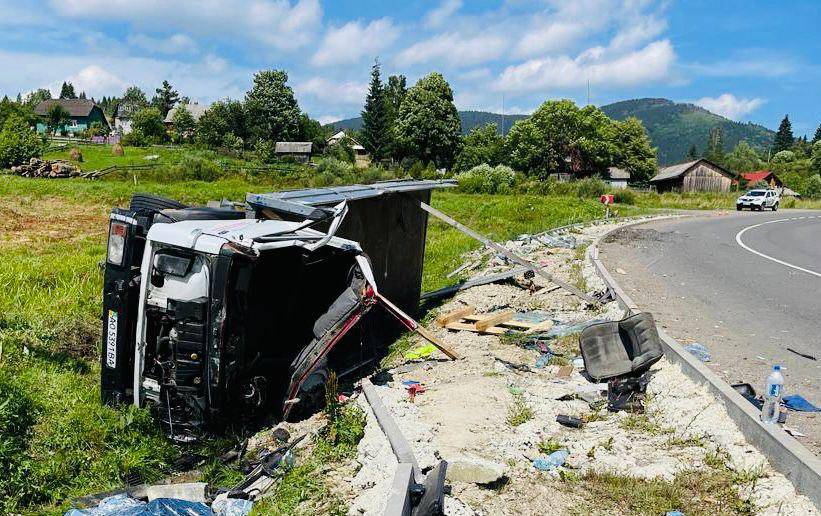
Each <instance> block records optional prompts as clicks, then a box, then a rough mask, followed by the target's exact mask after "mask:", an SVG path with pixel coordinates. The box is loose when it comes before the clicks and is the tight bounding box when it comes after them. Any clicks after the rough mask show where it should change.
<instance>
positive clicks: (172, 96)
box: [151, 81, 180, 118]
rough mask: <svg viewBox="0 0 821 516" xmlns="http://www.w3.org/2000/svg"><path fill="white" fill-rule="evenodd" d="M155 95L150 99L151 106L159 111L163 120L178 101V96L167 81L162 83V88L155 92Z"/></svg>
mask: <svg viewBox="0 0 821 516" xmlns="http://www.w3.org/2000/svg"><path fill="white" fill-rule="evenodd" d="M155 91H156V92H157V95H156V96H155V97H154V98H153V99H151V104H152V105H153V106H154V107H156V108H157V109H159V110H160V113H161V114H162V116H163V118H165V115H167V114H168V112H169V111H171V108H173V107H174V105H175V104H176V103H177V102H178V101H179V100H180V94H179V93H177V91H176V90H175V89H174V88H172V87H171V84H170V83H169V82H168V81H163V82H162V87H161V88H157V89H156V90H155Z"/></svg>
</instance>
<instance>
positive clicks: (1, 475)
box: [0, 154, 640, 513]
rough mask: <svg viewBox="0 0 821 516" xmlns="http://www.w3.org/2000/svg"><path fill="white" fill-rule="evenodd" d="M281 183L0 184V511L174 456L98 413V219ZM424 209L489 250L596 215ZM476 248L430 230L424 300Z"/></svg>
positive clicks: (518, 207)
mask: <svg viewBox="0 0 821 516" xmlns="http://www.w3.org/2000/svg"><path fill="white" fill-rule="evenodd" d="M87 159H93V156H90V155H88V154H87ZM284 184H285V183H284V180H283V179H282V178H276V177H258V178H251V179H249V180H245V179H240V178H230V179H224V180H220V181H215V182H203V181H185V182H176V183H173V182H169V183H166V182H153V181H145V182H143V181H140V182H139V183H138V185H136V186H135V185H134V184H133V182H131V181H87V180H82V179H70V180H32V179H25V178H20V177H14V176H9V175H0V264H2V265H0V345H2V352H0V432H1V433H2V435H1V436H0V445H2V448H0V500H2V501H1V502H0V512H6V513H7V512H19V511H30V510H35V511H38V512H61V511H62V510H63V509H65V506H66V501H67V500H69V499H70V498H72V497H74V496H78V495H84V494H88V493H92V492H99V491H103V490H107V489H112V488H115V487H118V486H121V485H122V484H123V482H124V479H125V477H126V476H127V475H129V474H140V475H141V476H142V477H143V478H144V479H145V480H148V481H151V480H156V479H158V478H160V477H161V476H162V475H163V472H164V471H165V470H166V468H167V466H168V465H169V464H170V463H171V462H172V461H173V460H174V459H175V458H176V457H177V456H178V454H179V450H178V449H177V448H175V447H174V446H172V444H171V443H170V442H169V441H167V440H166V439H165V438H164V437H163V436H162V435H161V432H160V430H159V428H158V427H157V425H156V424H155V423H154V421H153V420H152V419H151V418H150V417H149V416H148V414H147V413H146V412H145V411H141V410H136V409H133V408H128V409H121V410H114V409H111V408H108V407H103V406H101V405H100V403H99V364H98V360H99V346H100V343H99V339H100V337H99V324H100V323H99V317H100V313H101V298H100V292H101V291H102V273H101V270H100V268H99V267H98V264H99V263H100V262H101V261H102V260H103V259H104V253H105V246H104V244H105V234H106V227H107V226H106V223H107V220H106V219H107V212H108V210H109V209H110V207H112V206H116V205H120V206H123V205H126V204H127V202H128V199H129V197H130V196H131V194H132V193H134V192H138V191H148V192H152V193H156V194H159V195H165V196H168V197H172V198H176V199H179V200H181V201H183V202H187V203H192V204H198V203H204V202H206V201H208V200H210V199H221V198H227V199H231V200H243V199H244V197H245V194H246V192H248V191H265V190H272V189H275V188H280V187H283V185H284ZM433 204H434V206H436V207H437V208H439V209H442V210H443V211H445V212H447V213H449V214H451V215H452V216H454V217H455V218H456V219H458V220H460V221H463V222H464V223H466V224H468V225H469V226H471V227H474V228H475V229H477V230H479V231H481V232H484V233H486V234H489V235H490V236H492V237H493V238H496V239H498V240H504V239H507V238H512V237H515V236H516V235H518V234H520V233H533V232H537V231H542V230H544V229H547V228H550V227H553V226H557V225H563V224H568V223H572V222H579V221H584V220H589V219H591V218H594V217H596V216H598V215H599V214H600V213H601V207H600V206H598V204H597V203H596V202H594V201H592V200H590V201H587V200H580V199H578V198H550V197H540V196H515V195H510V196H489V195H467V194H459V193H453V192H437V193H435V194H434V197H433ZM632 211H633V212H636V213H637V212H639V211H640V210H638V209H633V210H632ZM477 246H478V243H476V242H475V241H473V240H471V239H469V238H468V237H465V236H464V235H462V234H461V233H459V232H458V231H456V230H454V229H452V228H449V227H447V226H445V225H444V224H441V223H439V222H432V223H431V226H430V229H429V233H428V247H427V252H426V262H425V272H424V284H425V289H432V288H437V287H439V286H443V285H444V284H446V283H447V282H448V281H447V280H446V279H445V278H444V276H445V274H446V273H447V272H448V271H450V270H451V269H453V268H455V267H456V266H458V265H459V264H460V263H461V258H460V255H461V254H462V253H464V252H465V251H468V250H470V249H475V248H476V247H477ZM401 348H402V346H401V345H400V346H396V349H397V351H399V350H401ZM11 399H13V400H15V401H14V403H12V402H11V401H6V400H11ZM520 408H521V410H518V415H517V416H516V418H515V419H516V420H517V421H518V420H520V419H521V418H525V420H526V419H528V418H530V417H532V412H530V411H529V408H528V407H527V406H526V405H523V406H522V407H520ZM529 412H530V414H529ZM528 414H529V415H528ZM318 448H319V450H320V452H321V450H322V447H321V446H319V447H318ZM349 451H350V450H349ZM320 452H317V453H320ZM324 457H325V458H327V457H328V454H326V455H325V456H324ZM311 471H313V470H310V468H308V467H307V466H306V467H303V468H302V469H300V468H299V467H298V468H296V469H295V470H294V471H293V472H292V473H289V475H291V476H290V477H288V478H289V479H290V480H289V481H288V482H286V483H284V484H285V486H286V487H285V488H283V489H285V490H284V491H283V494H282V496H281V498H283V499H292V500H293V499H298V498H300V496H302V495H299V496H297V494H299V493H305V492H306V489H307V488H305V486H306V485H309V484H310V482H315V481H316V479H315V478H314V477H315V476H316V475H312V474H311ZM204 475H205V477H206V478H207V479H208V480H210V481H213V482H215V483H217V484H223V485H230V484H231V483H232V482H233V481H234V480H236V478H237V472H236V471H233V470H231V468H227V469H226V468H222V467H220V466H218V465H215V464H212V463H210V462H209V463H208V464H207V465H206V468H205V471H204ZM300 485H302V487H299V486H300ZM287 486H292V487H287ZM288 489H292V491H288ZM284 493H296V494H288V495H286V494H284ZM278 500H279V499H278ZM272 503H274V504H284V505H282V507H283V509H282V512H283V513H287V512H288V510H289V509H288V507H291V506H292V505H293V504H291V505H289V503H291V502H288V503H285V502H280V501H276V502H272ZM276 510H279V509H276ZM272 511H273V512H275V510H273V509H272Z"/></svg>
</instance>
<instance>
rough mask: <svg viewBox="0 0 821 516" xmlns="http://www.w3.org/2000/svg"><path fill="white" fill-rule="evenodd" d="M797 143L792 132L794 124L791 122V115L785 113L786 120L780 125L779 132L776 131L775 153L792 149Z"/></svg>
mask: <svg viewBox="0 0 821 516" xmlns="http://www.w3.org/2000/svg"><path fill="white" fill-rule="evenodd" d="M794 143H795V137H793V134H792V124H791V123H790V117H789V115H784V120H782V121H781V125H779V126H778V132H777V133H775V140H773V154H777V153H779V152H781V151H784V150H790V147H792V146H793V144H794Z"/></svg>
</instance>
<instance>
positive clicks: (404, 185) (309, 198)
mask: <svg viewBox="0 0 821 516" xmlns="http://www.w3.org/2000/svg"><path fill="white" fill-rule="evenodd" d="M454 186H456V181H454V180H452V179H444V180H422V181H417V180H413V179H399V180H395V181H380V182H378V183H373V184H369V185H345V186H335V187H328V188H308V189H305V190H286V191H282V192H271V193H263V194H252V193H249V194H247V195H246V197H245V200H246V201H247V202H248V204H250V205H252V206H255V207H261V208H272V209H275V210H276V209H282V208H283V207H284V205H285V204H290V205H293V204H302V205H304V206H329V205H334V204H337V203H340V202H342V201H358V200H360V199H368V198H371V197H379V196H380V195H383V194H386V193H399V192H415V191H418V190H432V189H434V188H452V187H454ZM283 201H284V202H283ZM288 211H290V210H288Z"/></svg>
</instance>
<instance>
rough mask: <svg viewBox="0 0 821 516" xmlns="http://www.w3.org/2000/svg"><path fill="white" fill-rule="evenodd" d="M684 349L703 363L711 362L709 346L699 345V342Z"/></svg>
mask: <svg viewBox="0 0 821 516" xmlns="http://www.w3.org/2000/svg"><path fill="white" fill-rule="evenodd" d="M684 349H686V350H687V351H689V352H690V354H691V355H693V356H695V357H696V358H698V359H699V360H701V361H702V362H709V361H710V350H709V349H707V346H705V345H704V344H699V343H698V342H694V343H692V344H688V345H686V346H684Z"/></svg>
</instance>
